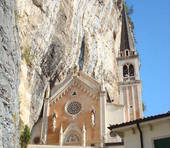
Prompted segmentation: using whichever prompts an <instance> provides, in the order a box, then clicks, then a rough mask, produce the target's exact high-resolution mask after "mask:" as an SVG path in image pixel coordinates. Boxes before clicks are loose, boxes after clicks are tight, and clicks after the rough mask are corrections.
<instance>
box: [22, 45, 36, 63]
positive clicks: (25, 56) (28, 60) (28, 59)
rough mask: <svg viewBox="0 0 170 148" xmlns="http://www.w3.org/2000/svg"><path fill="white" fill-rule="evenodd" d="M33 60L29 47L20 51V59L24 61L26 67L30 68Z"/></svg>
mask: <svg viewBox="0 0 170 148" xmlns="http://www.w3.org/2000/svg"><path fill="white" fill-rule="evenodd" d="M33 58H34V57H33V55H31V47H29V46H28V47H25V48H24V49H23V51H22V59H23V60H25V62H26V64H27V65H28V66H31V65H32V60H33Z"/></svg>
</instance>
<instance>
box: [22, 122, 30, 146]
mask: <svg viewBox="0 0 170 148" xmlns="http://www.w3.org/2000/svg"><path fill="white" fill-rule="evenodd" d="M30 139H31V133H30V129H29V127H28V126H27V125H25V126H24V130H23V131H22V133H21V136H20V144H21V148H27V145H28V143H29V141H30Z"/></svg>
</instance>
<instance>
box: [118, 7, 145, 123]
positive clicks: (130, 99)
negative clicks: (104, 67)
mask: <svg viewBox="0 0 170 148" xmlns="http://www.w3.org/2000/svg"><path fill="white" fill-rule="evenodd" d="M117 63H118V75H119V84H118V85H119V94H120V103H122V104H124V122H128V121H131V120H135V119H138V118H142V117H143V109H142V84H141V80H140V75H139V70H140V60H139V55H138V53H137V51H136V48H135V41H134V36H133V31H132V30H131V27H130V24H129V22H128V16H127V14H126V11H125V5H124V7H123V10H122V29H121V44H120V50H119V54H118V57H117Z"/></svg>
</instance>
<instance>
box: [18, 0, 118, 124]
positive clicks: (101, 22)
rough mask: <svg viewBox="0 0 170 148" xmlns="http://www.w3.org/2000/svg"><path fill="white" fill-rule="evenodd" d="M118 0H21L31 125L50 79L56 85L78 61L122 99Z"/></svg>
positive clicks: (22, 92)
mask: <svg viewBox="0 0 170 148" xmlns="http://www.w3.org/2000/svg"><path fill="white" fill-rule="evenodd" d="M118 4H120V2H117V0H16V9H17V24H18V28H19V37H20V44H21V50H22V59H23V60H22V65H21V72H20V80H21V82H20V87H19V98H20V102H21V104H20V112H21V118H22V120H23V121H24V123H26V124H29V126H30V127H32V126H33V125H34V124H35V122H36V121H37V120H38V118H39V116H40V113H41V110H42V106H43V99H44V92H45V89H46V87H47V83H48V80H50V82H51V87H53V86H54V85H56V84H57V83H59V82H60V81H62V80H63V79H64V78H65V77H66V75H67V74H68V73H69V71H70V70H71V69H72V68H73V67H74V66H75V65H77V67H78V68H79V69H80V70H83V71H84V72H86V73H87V74H88V75H90V76H91V77H93V78H95V79H96V80H97V81H99V82H101V78H102V75H104V81H105V86H106V88H107V90H108V92H109V94H110V97H111V98H112V99H114V100H115V103H119V102H118V87H117V63H116V55H117V54H118V49H119V46H120V32H121V12H120V7H119V6H118Z"/></svg>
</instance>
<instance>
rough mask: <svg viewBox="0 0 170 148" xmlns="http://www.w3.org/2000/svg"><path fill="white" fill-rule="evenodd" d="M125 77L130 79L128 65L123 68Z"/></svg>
mask: <svg viewBox="0 0 170 148" xmlns="http://www.w3.org/2000/svg"><path fill="white" fill-rule="evenodd" d="M123 77H128V67H127V65H124V66H123Z"/></svg>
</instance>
